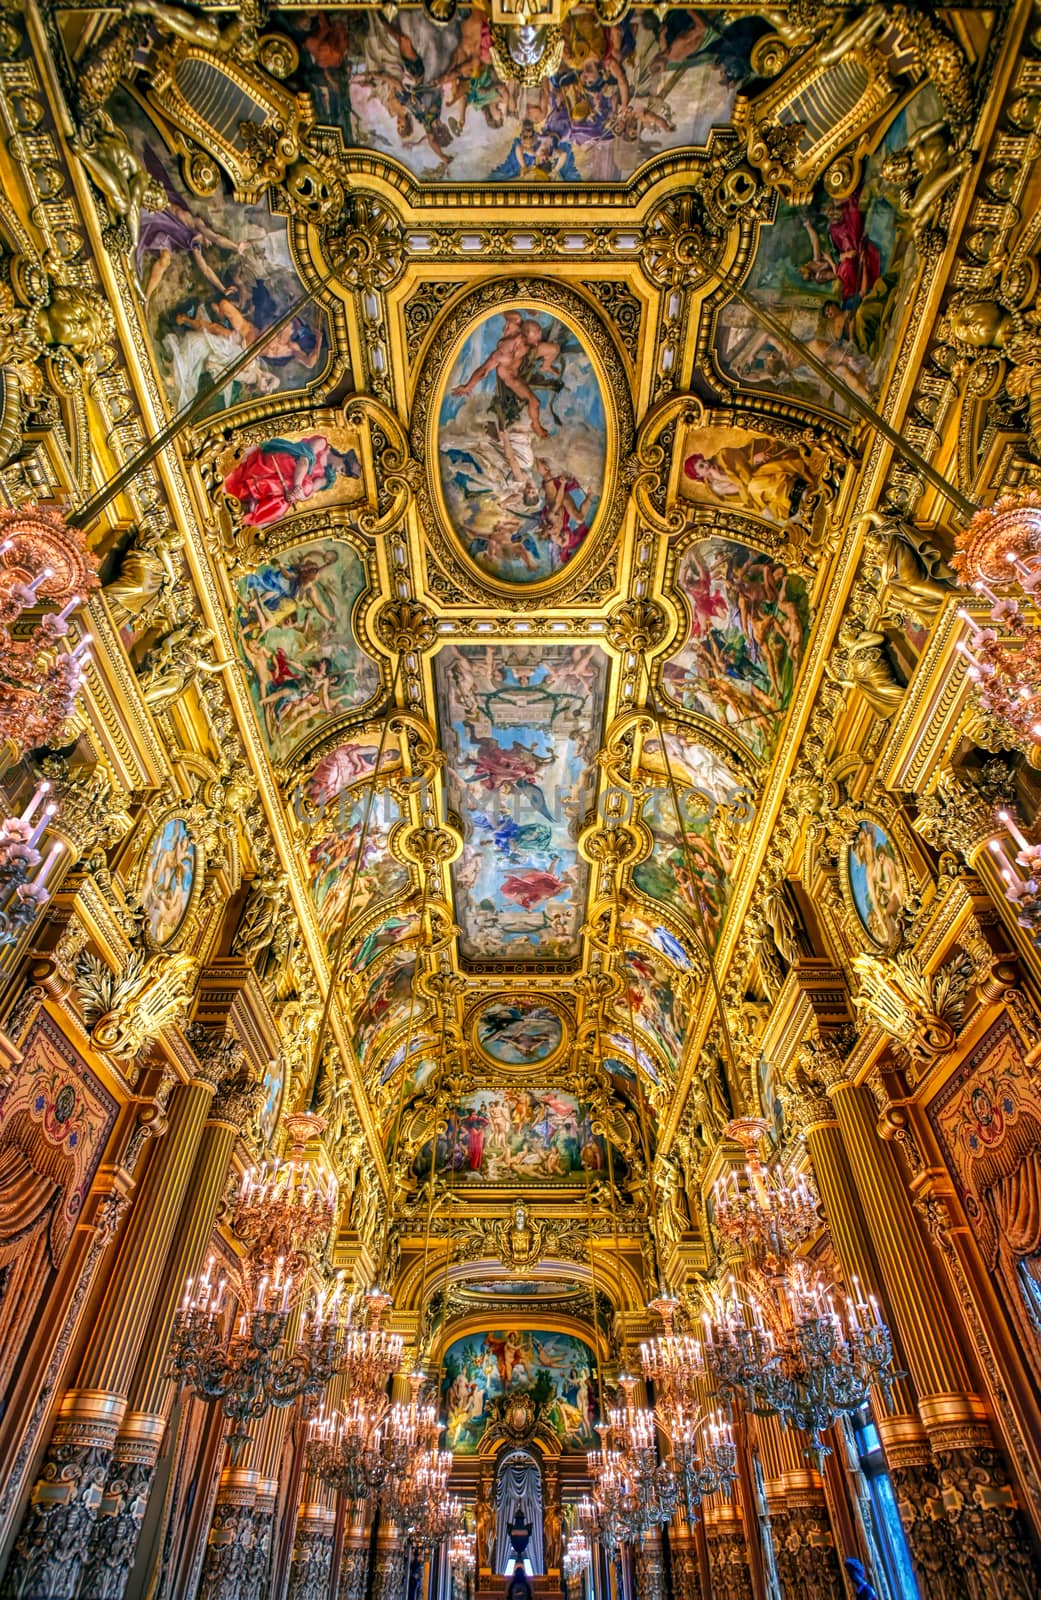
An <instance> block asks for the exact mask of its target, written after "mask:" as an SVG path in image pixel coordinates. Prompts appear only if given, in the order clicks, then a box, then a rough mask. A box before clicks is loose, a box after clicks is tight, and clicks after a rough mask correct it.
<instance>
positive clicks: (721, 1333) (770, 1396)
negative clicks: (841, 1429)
mask: <svg viewBox="0 0 1041 1600" xmlns="http://www.w3.org/2000/svg"><path fill="white" fill-rule="evenodd" d="M854 1293H855V1296H856V1298H855V1299H854V1300H851V1299H849V1298H848V1297H847V1298H845V1299H844V1300H843V1301H842V1302H840V1303H839V1304H836V1300H835V1296H834V1293H833V1291H832V1290H830V1289H829V1288H828V1287H827V1286H826V1285H825V1284H824V1283H823V1282H822V1281H821V1280H820V1279H819V1278H815V1277H814V1276H812V1275H811V1273H810V1272H809V1271H808V1270H807V1268H806V1266H805V1264H804V1263H802V1262H791V1263H790V1264H789V1266H788V1268H787V1270H786V1271H785V1272H784V1273H783V1274H779V1275H777V1276H776V1277H774V1278H773V1279H765V1278H764V1279H762V1280H760V1281H759V1282H758V1283H757V1284H756V1286H755V1287H754V1288H751V1289H749V1288H747V1287H746V1289H745V1291H744V1294H743V1295H742V1293H741V1292H740V1291H739V1290H738V1287H737V1285H736V1283H734V1282H733V1281H731V1282H730V1284H729V1285H728V1286H727V1290H726V1292H725V1294H723V1295H721V1296H720V1297H719V1299H718V1301H717V1306H716V1312H715V1315H708V1314H706V1316H705V1342H706V1353H707V1356H708V1364H709V1367H710V1369H711V1371H712V1372H713V1373H714V1375H715V1377H716V1380H717V1382H718V1383H720V1384H721V1385H723V1386H724V1387H726V1388H728V1389H730V1390H731V1391H732V1392H734V1393H735V1394H739V1395H740V1396H741V1398H742V1399H743V1401H744V1403H745V1405H746V1406H747V1408H748V1409H749V1410H750V1411H767V1412H774V1413H776V1414H777V1415H778V1416H779V1417H781V1418H782V1420H783V1421H785V1422H787V1423H789V1424H791V1426H792V1427H794V1428H798V1429H800V1430H801V1431H802V1432H804V1433H806V1434H807V1435H808V1436H809V1438H810V1441H811V1449H812V1452H813V1454H814V1457H815V1458H816V1460H817V1462H818V1464H819V1463H820V1461H821V1459H822V1458H823V1457H824V1456H825V1455H827V1454H828V1447H827V1446H826V1445H825V1444H824V1441H823V1439H822V1437H821V1436H822V1434H823V1432H824V1430H825V1429H826V1428H829V1427H831V1425H832V1424H833V1423H834V1422H836V1421H837V1420H838V1418H839V1417H840V1416H841V1415H842V1414H843V1413H844V1412H851V1411H858V1410H859V1409H860V1407H861V1406H862V1405H864V1404H865V1402H866V1401H867V1399H868V1396H869V1394H870V1391H871V1389H872V1387H873V1386H875V1385H877V1386H878V1388H879V1389H880V1390H881V1392H882V1394H883V1396H884V1397H885V1400H886V1403H887V1404H888V1403H889V1400H890V1396H891V1391H892V1385H893V1383H894V1382H895V1381H896V1379H897V1378H898V1377H900V1376H901V1374H900V1373H899V1372H897V1370H896V1368H895V1365H894V1358H893V1342H892V1338H891V1336H890V1333H889V1329H888V1328H887V1327H886V1325H885V1323H884V1322H883V1321H882V1317H881V1314H880V1312H879V1308H878V1303H877V1301H876V1300H875V1298H874V1296H873V1295H872V1296H869V1297H868V1300H867V1301H866V1302H865V1301H864V1300H863V1298H862V1296H861V1293H860V1288H859V1285H857V1284H854Z"/></svg>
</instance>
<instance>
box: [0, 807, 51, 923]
mask: <svg viewBox="0 0 1041 1600" xmlns="http://www.w3.org/2000/svg"><path fill="white" fill-rule="evenodd" d="M50 787H51V786H50V784H49V783H48V782H47V781H46V780H44V781H43V782H42V783H39V784H37V786H36V792H35V794H34V795H33V797H32V799H31V800H30V801H29V804H28V805H27V806H26V808H25V810H24V811H23V812H22V814H21V816H20V817H6V818H5V819H4V821H3V822H0V947H3V946H4V945H9V944H14V943H16V941H17V940H18V938H19V937H20V935H21V934H22V932H23V931H24V929H26V928H27V927H28V926H29V924H30V923H31V922H32V921H33V919H34V917H35V916H36V913H37V912H38V911H39V910H40V907H41V906H45V905H46V904H47V901H48V900H49V899H50V897H51V895H50V890H49V889H48V888H47V879H48V878H49V877H50V874H51V869H52V868H53V867H54V864H55V862H56V861H57V860H58V857H59V856H60V855H61V853H62V850H63V849H64V845H63V844H62V842H61V840H60V839H56V840H55V841H54V842H53V843H52V845H51V848H50V850H49V851H48V853H47V858H46V860H44V861H43V864H42V865H41V858H40V851H39V849H38V846H39V842H40V839H41V838H42V836H43V834H44V832H45V831H46V829H47V828H48V827H49V825H50V823H51V820H52V818H53V817H54V816H55V814H56V812H57V810H58V807H57V806H56V805H54V804H53V803H51V804H48V805H45V806H44V807H43V810H42V811H40V815H39V816H38V817H37V815H36V813H37V811H39V809H40V805H41V803H42V802H43V801H44V800H45V799H46V796H47V794H48V793H49V792H50ZM37 868H39V871H37Z"/></svg>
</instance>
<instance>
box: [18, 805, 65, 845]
mask: <svg viewBox="0 0 1041 1600" xmlns="http://www.w3.org/2000/svg"><path fill="white" fill-rule="evenodd" d="M57 809H58V807H57V806H56V805H54V804H51V805H49V806H44V808H43V815H42V817H41V818H40V820H39V822H38V823H37V824H36V826H35V827H34V828H33V831H32V833H31V834H30V835H29V837H28V839H27V840H26V841H25V842H26V844H27V845H29V846H30V847H32V846H33V845H35V843H36V841H37V839H39V838H40V837H41V835H42V834H43V832H44V829H45V828H47V827H49V825H50V820H51V818H52V817H53V816H54V814H55V812H56V811H57Z"/></svg>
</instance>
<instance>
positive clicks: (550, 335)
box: [437, 304, 607, 584]
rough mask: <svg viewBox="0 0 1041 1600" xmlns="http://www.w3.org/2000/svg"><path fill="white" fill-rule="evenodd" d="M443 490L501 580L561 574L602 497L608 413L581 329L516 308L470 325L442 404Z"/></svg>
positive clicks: (485, 568)
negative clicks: (578, 330)
mask: <svg viewBox="0 0 1041 1600" xmlns="http://www.w3.org/2000/svg"><path fill="white" fill-rule="evenodd" d="M437 427H438V431H437V439H438V453H439V457H440V471H441V490H442V494H443V495H444V500H445V508H446V510H447V512H448V518H449V521H450V522H451V524H452V526H453V528H454V529H455V532H456V534H457V536H458V537H459V539H460V540H461V541H462V543H463V546H464V548H465V549H466V551H467V553H468V555H469V556H470V559H471V560H472V561H473V562H474V564H475V565H476V566H478V567H479V568H480V569H481V571H482V572H485V573H487V574H488V575H489V576H490V577H492V578H495V579H497V580H498V581H499V582H500V583H510V584H529V583H539V582H543V581H545V580H546V579H550V578H554V577H556V576H557V574H558V573H559V572H560V570H561V568H563V567H566V566H567V564H568V562H569V561H571V560H572V559H573V558H574V557H575V556H576V555H577V554H578V552H579V550H580V549H581V548H582V546H583V545H584V544H585V542H586V539H587V538H588V537H589V533H590V530H591V528H592V526H593V522H594V519H595V518H596V515H597V512H598V510H599V508H600V503H601V500H602V498H603V494H604V480H605V471H606V463H607V415H606V411H605V407H604V397H603V393H602V391H601V387H600V380H599V378H598V376H597V372H596V368H595V367H594V365H593V361H592V359H591V357H590V354H589V351H588V349H587V348H586V345H585V343H584V341H583V338H582V336H581V335H580V334H579V333H577V332H576V331H575V330H574V329H573V328H572V327H571V326H570V325H569V324H568V323H567V322H565V321H563V320H562V318H561V317H560V316H558V315H557V314H556V313H555V312H554V311H551V310H548V309H547V308H546V307H541V308H538V307H535V306H530V305H523V304H521V305H517V306H509V307H507V308H506V309H504V310H502V311H496V312H493V313H492V314H491V315H487V316H485V317H483V318H482V319H481V321H479V322H478V323H477V325H476V326H475V327H473V328H472V329H471V331H470V333H469V334H468V335H467V337H466V339H465V340H464V342H463V345H462V348H461V349H460V350H459V353H458V355H457V356H456V358H455V361H454V363H453V364H452V367H451V370H450V372H449V375H448V379H447V382H446V384H445V388H444V390H443V392H442V398H441V405H440V410H439V412H438V425H437Z"/></svg>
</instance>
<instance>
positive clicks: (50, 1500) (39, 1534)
mask: <svg viewBox="0 0 1041 1600" xmlns="http://www.w3.org/2000/svg"><path fill="white" fill-rule="evenodd" d="M213 1089H214V1084H213V1082H210V1081H206V1079H204V1078H202V1077H199V1078H196V1079H194V1080H193V1081H192V1082H191V1083H189V1084H187V1085H183V1086H181V1087H179V1088H178V1089H176V1090H175V1091H174V1094H173V1096H172V1097H171V1101H170V1108H169V1118H168V1128H167V1132H166V1134H165V1136H164V1137H163V1138H162V1139H161V1140H160V1141H159V1143H158V1145H157V1147H156V1149H155V1152H154V1154H153V1156H152V1159H151V1161H150V1163H149V1166H148V1170H147V1172H146V1173H145V1177H144V1180H143V1182H142V1184H141V1187H140V1190H139V1192H138V1195H137V1199H136V1201H135V1203H134V1207H133V1210H132V1212H131V1214H130V1218H129V1221H128V1223H127V1226H126V1229H125V1232H124V1235H123V1241H122V1246H121V1249H120V1252H119V1257H118V1259H117V1261H116V1264H115V1268H114V1270H113V1273H112V1276H111V1279H110V1280H109V1286H108V1293H107V1295H106V1298H105V1301H104V1303H103V1305H102V1307H101V1310H100V1314H99V1316H98V1319H97V1322H96V1324H95V1327H94V1332H93V1335H92V1336H91V1339H90V1342H89V1344H88V1346H87V1349H86V1352H85V1354H84V1356H83V1359H82V1361H81V1363H80V1368H79V1372H78V1374H77V1378H76V1383H75V1386H74V1387H73V1388H71V1389H69V1390H68V1392H67V1393H66V1394H65V1396H64V1398H63V1400H62V1402H61V1406H60V1408H59V1412H58V1420H57V1421H56V1423H55V1425H54V1429H53V1432H52V1434H51V1439H50V1443H49V1445H48V1449H47V1454H46V1457H45V1460H44V1465H43V1468H42V1471H41V1473H40V1477H39V1480H38V1482H37V1484H36V1488H35V1489H34V1491H33V1496H32V1501H31V1503H30V1506H29V1509H28V1511H27V1512H26V1515H25V1519H24V1521H23V1523H22V1528H21V1531H20V1533H19V1535H18V1539H17V1541H16V1543H15V1547H14V1552H13V1555H12V1558H11V1562H10V1565H9V1566H8V1569H7V1575H6V1577H5V1580H4V1586H3V1589H2V1591H0V1593H2V1594H3V1596H4V1600H38V1597H40V1596H43V1595H46V1596H47V1597H48V1600H72V1597H73V1596H74V1595H75V1594H76V1590H77V1587H78V1585H79V1581H80V1576H81V1573H82V1570H83V1566H84V1563H85V1562H86V1560H87V1556H88V1551H89V1545H90V1538H91V1534H92V1532H93V1528H94V1523H95V1520H96V1517H97V1515H98V1510H99V1508H100V1505H101V1502H102V1499H103V1497H104V1492H105V1484H106V1480H107V1478H108V1472H109V1466H110V1462H111V1457H112V1452H113V1447H114V1445H115V1443H116V1438H117V1436H118V1434H119V1429H120V1426H121V1424H122V1422H123V1418H124V1416H125V1413H126V1409H127V1402H128V1398H129V1394H130V1385H131V1381H132V1379H133V1375H134V1368H135V1366H136V1364H137V1359H138V1356H139V1354H140V1351H141V1346H142V1343H143V1341H144V1338H145V1333H146V1329H147V1327H148V1321H149V1314H150V1311H151V1309H152V1306H153V1304H154V1301H155V1298H156V1294H157V1292H158V1290H159V1286H160V1282H161V1279H162V1272H163V1266H164V1263H165V1261H166V1257H167V1253H168V1250H169V1246H170V1241H171V1238H172V1236H173V1233H174V1228H175V1226H176V1223H177V1219H178V1216H179V1214H180V1211H181V1207H182V1205H183V1203H184V1197H185V1192H186V1189H187V1185H188V1178H189V1174H190V1172H191V1168H192V1164H193V1162H194V1159H195V1154H196V1150H197V1148H198V1144H199V1138H200V1135H201V1133H202V1127H203V1122H204V1121H205V1117H206V1113H207V1111H208V1109H209V1106H210V1102H211V1100H212V1097H213Z"/></svg>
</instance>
